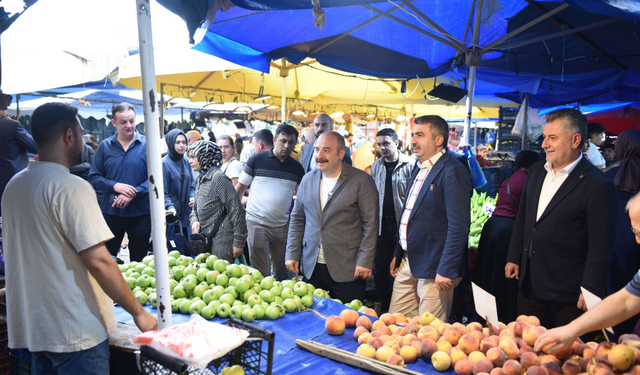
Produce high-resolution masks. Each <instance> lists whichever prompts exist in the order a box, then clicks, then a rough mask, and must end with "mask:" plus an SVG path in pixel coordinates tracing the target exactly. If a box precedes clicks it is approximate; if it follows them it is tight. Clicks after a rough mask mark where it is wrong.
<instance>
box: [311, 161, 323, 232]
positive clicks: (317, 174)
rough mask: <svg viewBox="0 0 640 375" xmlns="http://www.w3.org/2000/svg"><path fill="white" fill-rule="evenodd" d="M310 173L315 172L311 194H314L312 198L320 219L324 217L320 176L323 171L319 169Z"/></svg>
mask: <svg viewBox="0 0 640 375" xmlns="http://www.w3.org/2000/svg"><path fill="white" fill-rule="evenodd" d="M309 173H313V180H312V185H313V188H312V189H311V194H312V195H313V197H312V198H311V199H313V202H314V204H315V206H316V212H317V213H318V219H320V218H322V204H320V177H321V176H322V173H321V172H320V171H319V170H317V169H316V170H313V171H311V172H309ZM318 221H320V220H318Z"/></svg>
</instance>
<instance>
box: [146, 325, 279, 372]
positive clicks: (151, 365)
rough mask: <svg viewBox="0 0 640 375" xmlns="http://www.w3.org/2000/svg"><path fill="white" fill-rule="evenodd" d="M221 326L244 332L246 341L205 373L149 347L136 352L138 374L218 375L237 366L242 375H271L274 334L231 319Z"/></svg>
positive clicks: (205, 370)
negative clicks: (228, 368) (138, 360)
mask: <svg viewBox="0 0 640 375" xmlns="http://www.w3.org/2000/svg"><path fill="white" fill-rule="evenodd" d="M222 324H225V325H228V326H231V327H235V328H240V329H244V330H247V331H249V337H248V338H247V340H246V341H245V342H244V343H243V344H242V345H240V346H239V347H237V348H236V349H234V350H232V351H230V352H229V353H227V354H225V355H224V356H222V357H220V358H218V359H216V360H213V361H211V363H209V365H208V366H207V368H206V369H200V368H197V367H193V366H189V365H187V364H186V363H184V362H183V361H181V360H179V359H175V358H172V357H169V356H167V355H165V354H162V353H160V352H158V351H157V350H155V349H152V348H151V347H148V346H142V347H141V348H140V367H141V372H142V373H143V374H149V375H171V374H177V375H187V374H189V375H192V374H193V375H196V374H197V375H200V374H203V375H204V374H219V373H220V372H221V371H222V370H223V369H224V368H226V367H229V366H233V365H240V366H242V367H243V368H244V371H245V374H246V375H271V368H272V367H273V350H274V343H275V333H274V332H273V331H269V330H266V329H263V328H260V327H257V326H255V325H253V324H249V323H246V322H243V321H242V320H238V319H234V318H231V319H229V320H227V321H226V322H224V323H222ZM265 347H266V348H265Z"/></svg>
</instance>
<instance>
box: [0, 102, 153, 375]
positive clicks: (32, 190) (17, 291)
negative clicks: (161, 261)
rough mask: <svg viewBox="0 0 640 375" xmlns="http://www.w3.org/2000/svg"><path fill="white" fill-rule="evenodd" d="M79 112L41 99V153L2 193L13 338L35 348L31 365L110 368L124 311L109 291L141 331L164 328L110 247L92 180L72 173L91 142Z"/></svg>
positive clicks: (48, 370)
mask: <svg viewBox="0 0 640 375" xmlns="http://www.w3.org/2000/svg"><path fill="white" fill-rule="evenodd" d="M77 113H78V109H77V108H75V107H73V106H70V105H68V104H63V103H47V104H44V105H42V106H40V107H38V108H36V110H35V111H34V112H33V115H32V116H31V129H32V132H33V137H34V140H35V142H36V144H37V145H38V150H39V156H40V157H39V161H35V162H31V163H30V164H29V166H28V167H27V169H25V170H23V171H22V172H20V173H18V174H17V175H16V176H14V177H13V178H12V179H11V181H10V182H9V184H8V185H7V188H6V190H5V192H4V196H3V198H2V201H3V202H2V203H3V207H4V209H5V216H4V222H3V225H4V245H5V246H4V255H5V262H6V272H7V274H6V277H7V279H6V280H7V321H8V322H9V324H7V328H8V334H9V347H10V348H11V349H21V348H27V349H29V350H30V351H31V353H32V354H33V363H32V369H31V370H32V374H53V373H56V374H109V340H108V339H109V329H112V328H115V316H114V310H113V302H112V301H111V300H110V299H108V298H107V296H106V295H105V293H106V294H107V295H108V296H109V297H111V298H113V301H115V302H116V303H117V304H118V305H120V306H122V308H124V309H125V310H126V311H127V312H129V313H130V314H131V315H132V316H133V318H134V320H135V322H136V325H137V326H138V328H140V329H141V330H142V331H149V330H153V329H157V327H158V323H157V320H156V318H154V317H153V316H152V315H150V314H149V313H148V312H146V311H145V310H144V309H143V308H142V305H140V303H139V302H138V300H137V299H136V297H134V295H133V294H132V293H131V291H130V290H129V287H128V286H127V283H126V282H125V281H124V278H123V277H122V274H121V273H120V270H119V269H118V266H117V265H116V262H115V261H114V260H113V258H112V257H111V255H110V254H109V251H107V248H106V247H105V242H106V241H108V240H110V239H112V238H113V234H112V233H111V231H110V230H109V227H108V226H107V224H106V222H105V220H104V219H103V217H102V214H101V212H100V207H99V206H98V203H97V202H96V196H95V193H94V191H93V189H92V188H91V185H90V184H89V183H88V182H86V181H84V180H82V179H81V178H79V177H77V176H74V175H72V174H70V173H69V167H70V166H71V165H73V164H77V162H78V161H79V160H80V156H81V154H82V147H83V145H84V142H83V140H82V126H81V125H80V121H79V120H78V117H77ZM54 369H55V370H54Z"/></svg>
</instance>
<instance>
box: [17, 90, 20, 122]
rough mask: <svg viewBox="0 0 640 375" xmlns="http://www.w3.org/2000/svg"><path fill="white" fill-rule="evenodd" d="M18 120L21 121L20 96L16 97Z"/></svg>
mask: <svg viewBox="0 0 640 375" xmlns="http://www.w3.org/2000/svg"><path fill="white" fill-rule="evenodd" d="M16 120H18V121H20V94H18V95H16Z"/></svg>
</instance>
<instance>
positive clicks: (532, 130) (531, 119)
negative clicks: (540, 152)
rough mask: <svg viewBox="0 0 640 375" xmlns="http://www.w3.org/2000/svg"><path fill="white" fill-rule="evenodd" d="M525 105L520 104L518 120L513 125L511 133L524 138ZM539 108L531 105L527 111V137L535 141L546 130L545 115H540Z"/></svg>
mask: <svg viewBox="0 0 640 375" xmlns="http://www.w3.org/2000/svg"><path fill="white" fill-rule="evenodd" d="M524 108H525V107H524V106H520V110H519V111H518V116H516V122H515V124H514V125H513V129H512V130H511V134H513V135H515V136H518V137H520V138H522V127H523V126H524ZM538 113H540V110H539V109H535V108H531V107H529V110H528V111H527V129H526V133H527V138H528V139H529V141H531V142H535V141H536V140H537V139H538V138H540V136H541V135H542V132H543V130H544V117H540V116H538Z"/></svg>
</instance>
